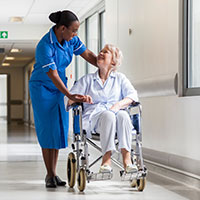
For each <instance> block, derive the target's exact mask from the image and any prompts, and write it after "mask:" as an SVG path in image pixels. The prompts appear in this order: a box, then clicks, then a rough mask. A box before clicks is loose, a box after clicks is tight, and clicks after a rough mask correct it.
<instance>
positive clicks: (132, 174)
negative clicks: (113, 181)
mask: <svg viewBox="0 0 200 200" xmlns="http://www.w3.org/2000/svg"><path fill="white" fill-rule="evenodd" d="M137 176H138V171H134V172H128V173H127V172H125V171H124V170H122V171H120V177H121V180H122V181H132V180H133V179H135V178H136V177H137Z"/></svg>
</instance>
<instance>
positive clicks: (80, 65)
mask: <svg viewBox="0 0 200 200" xmlns="http://www.w3.org/2000/svg"><path fill="white" fill-rule="evenodd" d="M78 36H79V38H80V40H81V41H82V42H83V44H86V34H85V22H83V23H81V25H80V27H79V30H78ZM75 74H76V80H78V79H79V78H81V77H82V76H83V75H85V74H86V61H85V60H84V59H83V58H82V57H81V56H77V57H76V73H75Z"/></svg>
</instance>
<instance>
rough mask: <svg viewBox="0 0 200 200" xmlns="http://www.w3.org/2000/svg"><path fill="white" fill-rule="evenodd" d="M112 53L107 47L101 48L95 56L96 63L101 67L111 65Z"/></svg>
mask: <svg viewBox="0 0 200 200" xmlns="http://www.w3.org/2000/svg"><path fill="white" fill-rule="evenodd" d="M112 64H113V63H112V53H111V51H110V50H108V49H107V48H103V49H102V50H101V51H100V52H99V55H98V56H97V65H98V67H99V68H101V67H104V68H105V67H110V66H111V65H112Z"/></svg>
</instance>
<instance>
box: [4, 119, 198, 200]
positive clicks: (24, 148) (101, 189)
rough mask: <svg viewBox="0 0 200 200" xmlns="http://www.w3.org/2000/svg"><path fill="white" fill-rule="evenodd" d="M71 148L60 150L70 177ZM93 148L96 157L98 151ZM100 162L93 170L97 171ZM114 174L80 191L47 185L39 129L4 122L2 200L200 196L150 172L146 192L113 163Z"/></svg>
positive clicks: (62, 171)
mask: <svg viewBox="0 0 200 200" xmlns="http://www.w3.org/2000/svg"><path fill="white" fill-rule="evenodd" d="M69 151H70V150H69V149H64V150H61V151H60V155H59V161H58V167H57V173H58V174H59V176H60V177H62V178H63V179H65V180H66V160H67V154H68V152H69ZM91 151H93V152H92V154H93V156H91V157H93V158H94V157H95V156H97V154H98V155H99V153H98V152H96V151H94V150H91ZM99 165H100V163H97V164H96V165H95V166H94V168H92V169H93V171H97V170H98V168H99ZM113 170H114V177H113V179H112V180H111V181H98V182H90V183H87V186H86V190H85V191H84V192H82V193H81V192H79V191H78V189H77V186H75V187H74V188H73V189H71V188H69V187H68V186H67V187H59V188H56V189H46V188H45V185H44V177H45V167H44V164H43V160H42V156H41V150H40V147H39V145H38V143H37V139H36V137H35V131H34V129H32V128H29V127H27V126H24V125H18V124H12V125H10V126H7V124H6V123H5V122H0V200H18V199H19V200H24V199H28V200H33V199H37V200H51V199H52V200H65V199H68V200H79V199H80V200H94V199H95V200H100V199H101V200H102V199H106V200H109V199H110V200H132V199H134V200H186V199H191V200H199V199H200V191H198V190H195V189H194V188H192V187H187V186H186V185H184V184H180V183H177V182H174V181H173V180H170V179H168V178H167V177H163V176H159V175H158V174H156V173H153V172H149V173H148V177H147V184H146V187H145V190H144V191H143V192H138V191H137V190H136V189H134V188H131V187H130V186H129V183H128V182H122V181H121V180H120V177H119V168H118V167H116V166H114V165H113Z"/></svg>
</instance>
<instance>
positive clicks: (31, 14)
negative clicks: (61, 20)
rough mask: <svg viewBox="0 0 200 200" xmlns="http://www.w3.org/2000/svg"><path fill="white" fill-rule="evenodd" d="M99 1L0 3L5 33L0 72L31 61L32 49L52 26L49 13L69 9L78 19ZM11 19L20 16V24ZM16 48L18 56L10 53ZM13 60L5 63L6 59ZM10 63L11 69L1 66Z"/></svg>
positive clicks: (11, 0)
mask: <svg viewBox="0 0 200 200" xmlns="http://www.w3.org/2000/svg"><path fill="white" fill-rule="evenodd" d="M100 1H101V0H57V1H55V0H1V2H0V31H8V38H6V39H1V38H0V48H3V49H4V53H0V69H1V68H5V67H10V68H15V67H24V66H26V65H27V64H28V63H30V62H31V61H32V60H33V59H34V52H35V47H36V45H37V43H38V41H39V40H40V38H41V37H42V36H43V35H44V34H45V33H46V32H48V30H49V29H50V27H51V26H52V23H51V22H50V20H49V19H48V16H49V14H50V13H51V12H55V11H58V10H71V11H73V12H74V13H75V14H77V16H78V17H79V18H80V19H81V17H82V16H83V15H85V14H86V13H87V12H88V11H89V10H91V9H92V8H93V7H94V6H95V5H97V4H98V3H99V2H100ZM11 17H22V19H23V21H22V22H11ZM12 48H18V49H21V50H22V51H21V52H20V53H10V50H11V49H12ZM8 56H12V57H15V59H14V60H9V61H8V60H6V57H8ZM2 63H10V66H2Z"/></svg>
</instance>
